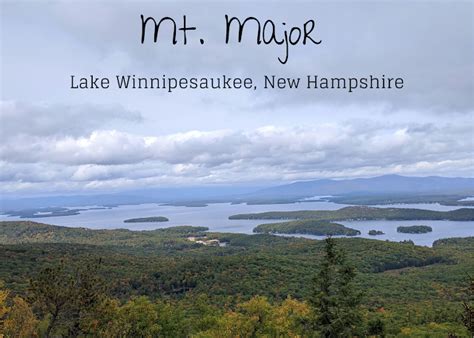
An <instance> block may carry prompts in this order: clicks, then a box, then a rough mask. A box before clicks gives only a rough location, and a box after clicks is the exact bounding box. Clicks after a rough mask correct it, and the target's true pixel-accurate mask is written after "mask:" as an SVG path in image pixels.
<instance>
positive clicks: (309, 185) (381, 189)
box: [244, 175, 474, 200]
mask: <svg viewBox="0 0 474 338" xmlns="http://www.w3.org/2000/svg"><path fill="white" fill-rule="evenodd" d="M387 194H390V195H401V194H403V195H406V194H408V195H461V196H463V195H466V196H468V195H474V178H450V177H438V176H429V177H406V176H399V175H385V176H378V177H372V178H356V179H348V180H332V179H324V180H315V181H304V182H295V183H291V184H285V185H280V186H276V187H271V188H266V189H261V190H259V191H257V192H254V193H251V194H248V195H246V196H245V197H244V199H247V200H267V199H274V200H278V199H282V200H283V199H284V200H292V199H293V200H294V199H298V198H300V199H301V198H308V197H312V196H327V195H332V196H335V195H387Z"/></svg>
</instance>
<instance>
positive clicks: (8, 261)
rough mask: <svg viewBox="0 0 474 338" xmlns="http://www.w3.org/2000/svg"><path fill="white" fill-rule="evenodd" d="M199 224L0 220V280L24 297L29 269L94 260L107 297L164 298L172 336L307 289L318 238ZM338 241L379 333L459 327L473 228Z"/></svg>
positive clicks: (473, 249) (297, 296)
mask: <svg viewBox="0 0 474 338" xmlns="http://www.w3.org/2000/svg"><path fill="white" fill-rule="evenodd" d="M205 230H206V228H195V227H172V228H167V229H160V230H155V231H128V230H89V229H85V228H65V227H58V226H51V225H46V224H39V223H34V222H1V223H0V262H2V264H0V280H3V281H4V282H5V287H7V288H8V289H10V290H12V292H14V293H15V294H17V295H22V296H25V297H26V295H27V294H28V285H29V279H30V278H37V276H38V273H39V271H41V270H42V269H43V268H45V267H51V266H55V265H56V264H59V263H60V262H64V263H66V266H67V267H69V268H71V269H74V268H75V267H78V268H79V267H82V266H87V264H89V263H90V262H94V261H99V262H100V269H99V273H100V276H101V277H102V278H103V279H104V280H105V282H106V285H107V287H106V290H107V295H108V297H113V298H116V299H119V300H120V301H121V302H122V303H123V302H126V303H124V304H129V302H130V301H131V300H132V299H136V298H133V297H136V296H146V297H148V298H147V299H151V300H153V301H157V302H158V303H159V304H162V303H163V304H167V305H166V309H167V310H166V311H168V312H166V313H170V311H171V314H172V315H171V317H160V318H162V319H161V322H160V323H161V324H162V325H165V326H166V325H171V326H169V327H168V326H166V327H168V329H169V330H170V331H169V332H170V333H169V334H170V335H172V336H189V335H193V334H197V333H198V332H200V330H203V328H204V327H209V325H217V324H216V321H215V320H217V319H215V320H211V317H209V318H208V320H210V321H209V322H207V324H203V323H204V322H202V320H201V319H199V320H198V318H203V317H202V314H203V311H206V313H212V316H213V317H212V318H220V317H219V316H223V315H224V313H226V312H228V311H239V309H241V306H244V305H241V304H246V303H243V302H246V301H249V300H250V301H252V299H254V298H253V297H256V296H265V297H267V298H266V299H268V301H269V302H271V304H273V305H272V306H280V305H279V304H283V303H282V302H285V300H286V299H287V297H289V296H291V297H292V299H294V300H295V302H302V303H304V302H305V300H306V299H307V298H308V297H309V296H310V294H311V285H312V283H313V276H314V275H315V273H316V272H317V271H318V266H319V264H320V262H321V259H322V252H323V251H322V250H323V247H324V243H323V241H315V240H309V239H303V238H287V237H280V236H273V235H267V234H258V235H244V234H224V233H207V232H204V231H205ZM191 236H192V237H195V236H206V237H207V238H208V239H218V240H219V241H221V242H225V243H227V246H225V247H214V246H206V245H201V244H197V243H194V242H192V241H190V240H188V237H191ZM336 243H337V245H338V247H339V248H340V249H341V250H344V251H345V252H346V253H347V257H348V260H349V262H351V264H353V265H354V266H355V268H356V269H357V271H358V272H359V273H358V275H357V287H358V288H360V289H361V290H363V291H364V293H363V295H364V296H363V308H364V313H365V314H366V316H367V317H368V318H374V319H375V318H379V319H381V320H383V322H384V323H385V324H384V325H385V327H386V328H385V330H386V332H387V334H392V335H394V334H400V333H401V332H405V331H406V332H408V331H407V330H411V331H410V332H420V334H422V335H423V334H427V333H432V332H440V336H443V335H444V336H445V335H446V334H447V333H448V332H457V333H458V334H459V335H462V334H463V332H464V331H463V326H462V324H461V323H460V322H459V316H460V313H461V311H462V307H461V306H460V302H461V300H462V297H463V296H462V295H463V288H464V285H466V274H474V270H473V267H472V260H473V259H474V256H473V255H474V238H464V239H449V240H439V241H437V242H436V243H435V244H434V246H433V248H427V247H418V246H415V245H413V244H410V243H393V242H384V241H378V240H369V239H362V238H347V239H337V240H336ZM440 290H443V292H440ZM204 300H205V301H204ZM285 304H286V303H285ZM298 304H299V303H298ZM298 304H296V305H298ZM296 305H295V306H296ZM130 306H131V305H130ZM163 306H164V305H163ZM245 306H247V305H245ZM249 306H250V305H249ZM282 306H283V305H282ZM298 306H302V305H298ZM204 309H207V310H204ZM124 311H125V309H124ZM137 311H138V310H137ZM209 311H211V312H209ZM275 311H276V310H275ZM381 311H383V312H381ZM144 313H146V312H144ZM196 313H197V314H199V316H197V317H196V316H194V315H193V314H196ZM244 313H245V312H244ZM166 318H172V319H166ZM232 318H234V319H233V320H234V321H233V322H234V323H235V325H237V322H235V317H232ZM168 320H172V321H173V323H175V324H170V323H169V322H168ZM176 321H177V322H176ZM198 323H201V324H198ZM212 323H214V324H212ZM202 325H204V326H202ZM206 325H207V326H206ZM295 325H296V324H295ZM297 325H300V324H297ZM433 325H434V326H433ZM178 327H179V328H180V330H183V331H177V330H178ZM298 327H300V326H296V327H295V328H298ZM301 328H303V327H301ZM286 330H287V329H286ZM433 330H435V331H433ZM177 332H182V333H177Z"/></svg>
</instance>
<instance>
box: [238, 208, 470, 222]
mask: <svg viewBox="0 0 474 338" xmlns="http://www.w3.org/2000/svg"><path fill="white" fill-rule="evenodd" d="M229 219H314V220H320V221H350V220H381V219H385V220H391V221H403V220H408V221H411V220H431V221H435V220H449V221H474V209H473V208H460V209H456V210H451V211H435V210H424V209H409V208H375V207H367V206H351V207H345V208H341V209H338V210H301V211H269V212H262V213H254V214H238V215H232V216H230V217H229Z"/></svg>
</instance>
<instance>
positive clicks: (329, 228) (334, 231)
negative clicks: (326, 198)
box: [253, 219, 360, 236]
mask: <svg viewBox="0 0 474 338" xmlns="http://www.w3.org/2000/svg"><path fill="white" fill-rule="evenodd" d="M253 232H255V233H267V234H269V233H270V234H301V235H314V236H357V235H360V231H359V230H355V229H351V228H348V227H345V226H344V225H342V224H338V223H331V222H326V221H317V220H312V219H310V220H301V221H290V222H281V223H268V224H260V225H258V226H257V227H256V228H255V229H253Z"/></svg>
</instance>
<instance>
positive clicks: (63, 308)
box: [30, 262, 105, 337]
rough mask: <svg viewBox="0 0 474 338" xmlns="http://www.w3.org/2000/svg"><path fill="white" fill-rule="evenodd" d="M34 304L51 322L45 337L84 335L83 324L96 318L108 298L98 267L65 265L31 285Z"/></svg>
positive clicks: (62, 264)
mask: <svg viewBox="0 0 474 338" xmlns="http://www.w3.org/2000/svg"><path fill="white" fill-rule="evenodd" d="M30 292H31V300H32V302H33V304H34V305H35V306H36V308H37V309H38V310H39V312H40V314H42V315H44V318H45V319H48V325H47V327H46V332H45V336H46V337H50V336H57V335H67V336H69V337H77V336H78V335H80V334H85V333H87V332H85V331H84V327H83V326H84V323H85V322H89V321H90V320H91V319H92V318H94V317H95V310H96V308H97V307H98V306H99V305H100V304H101V302H102V301H103V300H104V298H105V294H104V284H103V281H102V279H101V278H100V277H98V275H97V265H96V264H87V263H86V264H84V265H81V266H79V267H78V268H68V267H67V266H66V264H65V263H64V262H62V263H61V264H59V265H57V266H55V267H50V268H49V267H48V268H45V269H43V270H42V271H41V272H40V273H39V275H38V276H37V278H36V279H34V280H31V283H30Z"/></svg>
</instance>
